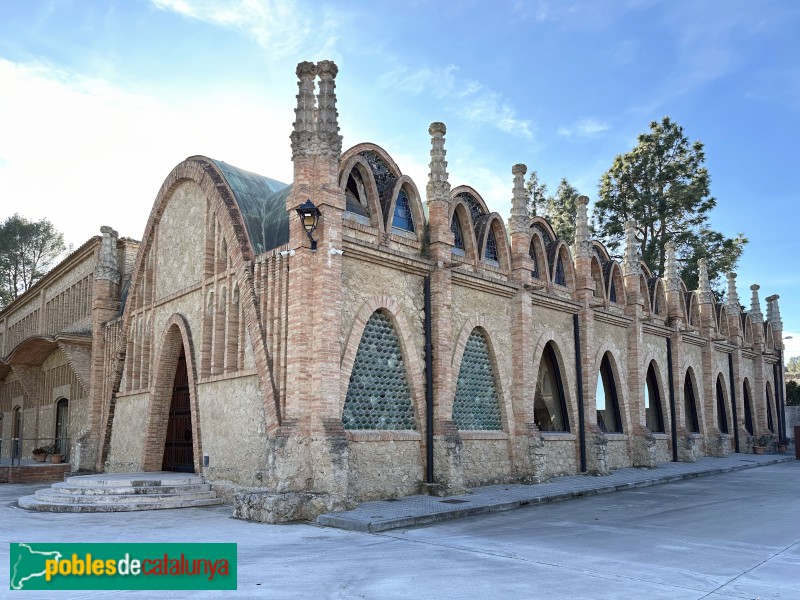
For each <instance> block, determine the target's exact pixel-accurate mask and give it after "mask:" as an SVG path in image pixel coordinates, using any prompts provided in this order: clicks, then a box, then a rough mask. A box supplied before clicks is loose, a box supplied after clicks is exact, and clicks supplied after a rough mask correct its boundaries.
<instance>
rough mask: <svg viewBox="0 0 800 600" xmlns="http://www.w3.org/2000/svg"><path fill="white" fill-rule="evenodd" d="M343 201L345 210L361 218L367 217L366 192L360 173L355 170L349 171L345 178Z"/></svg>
mask: <svg viewBox="0 0 800 600" xmlns="http://www.w3.org/2000/svg"><path fill="white" fill-rule="evenodd" d="M344 195H345V200H346V201H347V205H346V208H345V210H346V211H347V212H350V213H354V214H356V215H360V216H362V217H369V207H368V203H367V192H366V188H365V187H364V181H363V179H361V173H359V172H358V170H357V169H353V170H352V171H350V176H349V177H348V178H347V188H346V189H345V193H344Z"/></svg>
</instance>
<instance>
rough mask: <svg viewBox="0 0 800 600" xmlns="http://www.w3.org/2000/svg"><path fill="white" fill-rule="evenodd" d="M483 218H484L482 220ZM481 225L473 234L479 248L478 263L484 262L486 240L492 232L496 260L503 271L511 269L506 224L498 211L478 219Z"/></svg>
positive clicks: (506, 271)
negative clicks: (495, 248)
mask: <svg viewBox="0 0 800 600" xmlns="http://www.w3.org/2000/svg"><path fill="white" fill-rule="evenodd" d="M483 219H486V220H485V221H483ZM478 222H479V223H482V227H480V228H476V231H475V235H476V238H477V241H478V248H480V255H479V256H478V257H477V258H478V263H485V260H486V258H485V257H486V241H487V240H488V239H489V232H492V233H493V234H494V241H495V244H496V245H497V262H498V264H499V265H500V269H501V270H502V271H503V272H504V273H508V272H509V270H510V269H511V248H510V247H509V244H508V235H507V233H506V226H505V223H503V219H502V217H501V216H500V214H499V213H496V212H493V213H489V214H488V215H485V216H484V217H481V218H480V219H478Z"/></svg>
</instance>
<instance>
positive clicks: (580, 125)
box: [558, 117, 611, 139]
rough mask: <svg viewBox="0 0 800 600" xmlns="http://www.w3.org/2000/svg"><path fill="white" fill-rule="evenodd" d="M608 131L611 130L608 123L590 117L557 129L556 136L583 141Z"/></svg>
mask: <svg viewBox="0 0 800 600" xmlns="http://www.w3.org/2000/svg"><path fill="white" fill-rule="evenodd" d="M609 129H611V126H610V125H609V124H608V123H606V122H604V121H598V120H597V119H594V118H591V117H590V118H586V119H581V120H579V121H576V122H575V123H573V124H572V125H569V126H562V127H559V128H558V135H563V136H564V137H567V138H580V139H585V138H590V137H594V136H596V135H598V134H601V133H603V132H604V131H608V130H609Z"/></svg>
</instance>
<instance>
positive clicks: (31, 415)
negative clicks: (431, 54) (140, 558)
mask: <svg viewBox="0 0 800 600" xmlns="http://www.w3.org/2000/svg"><path fill="white" fill-rule="evenodd" d="M297 74H298V95H297V109H296V111H295V123H294V128H293V133H292V135H291V142H292V157H293V161H294V177H293V182H292V183H293V186H292V188H291V190H290V192H289V194H288V197H287V198H286V207H285V208H286V210H287V212H288V214H289V241H288V243H287V244H285V245H284V246H281V247H279V248H274V249H270V250H268V251H266V252H263V253H260V254H255V253H254V252H253V245H252V244H251V241H250V239H249V237H248V233H247V228H246V226H245V221H244V217H243V216H242V213H241V212H240V210H239V206H238V204H237V201H236V197H235V193H234V190H233V188H232V187H231V185H230V182H228V181H227V180H226V178H225V175H224V174H223V173H222V172H221V171H220V170H219V168H218V167H217V166H216V164H215V163H214V162H213V161H211V160H210V159H207V158H205V157H201V156H194V157H190V158H189V159H187V160H185V161H183V162H182V163H180V164H179V165H178V166H176V167H175V168H174V169H173V170H172V172H171V173H170V174H169V175H168V176H167V178H166V180H165V181H164V184H163V185H162V187H161V189H160V190H159V192H158V194H157V196H156V200H155V203H154V205H153V209H152V211H151V214H150V217H149V219H148V222H147V225H146V228H145V231H144V233H143V236H142V241H141V242H140V243H139V242H133V241H131V240H125V239H119V238H118V237H117V235H116V232H114V231H113V230H112V229H110V228H103V231H102V233H103V236H102V237H97V238H93V239H92V240H90V241H89V242H87V244H85V245H84V246H83V247H82V248H81V249H79V250H78V251H76V252H75V253H73V255H72V256H71V257H70V258H68V259H67V260H66V261H65V262H64V263H62V264H61V265H59V266H58V267H57V268H56V269H54V270H53V272H52V273H51V274H49V275H48V276H47V277H46V278H45V279H43V280H42V282H41V283H40V284H38V286H37V287H35V288H34V289H33V290H31V292H29V293H28V294H26V295H25V296H24V297H23V298H21V299H20V300H18V301H17V302H15V303H14V304H12V305H11V306H9V307H8V308H6V309H5V310H4V311H3V312H2V313H0V348H2V356H3V360H2V362H0V378H1V379H0V411H2V415H3V420H2V423H0V428H1V429H0V433H2V436H3V439H8V438H10V437H11V436H12V433H13V423H12V422H13V421H14V411H15V410H16V409H19V410H22V411H23V412H24V417H25V423H26V425H25V426H26V428H27V427H28V423H30V422H31V421H34V422H35V423H38V424H39V431H40V432H41V431H45V430H49V429H52V428H53V426H54V425H53V424H52V422H51V421H48V420H47V419H48V418H49V417H47V416H46V415H45V413H46V412H47V410H50V411H51V412H52V406H53V404H52V403H53V402H54V401H55V395H57V394H55V393H54V390H56V389H58V390H62V389H66V390H68V393H69V394H72V395H73V396H74V398H70V402H71V404H70V407H71V409H70V410H71V412H70V432H71V438H72V443H73V450H72V452H73V455H74V456H76V457H78V460H77V461H74V463H73V468H76V469H84V470H92V469H93V470H106V471H139V470H158V469H160V468H161V461H162V457H163V453H164V441H165V437H166V430H167V426H168V422H169V407H170V401H171V397H172V385H173V379H174V374H175V368H176V364H177V360H178V356H179V354H180V352H181V351H183V352H184V353H185V355H186V358H187V366H188V374H189V393H190V406H191V439H192V456H193V462H194V469H195V471H196V472H202V473H203V474H204V475H205V476H206V477H207V479H208V480H209V481H210V482H211V483H212V484H213V485H214V486H215V487H216V488H217V490H218V491H219V493H220V494H221V495H222V496H223V497H225V498H226V499H227V500H228V501H230V502H232V503H234V505H235V512H236V514H237V515H239V516H242V517H244V518H255V519H259V520H266V521H283V520H291V519H294V518H309V517H312V516H314V514H316V513H318V512H320V511H322V510H336V509H340V508H344V507H346V506H348V505H352V504H354V503H357V502H360V501H363V500H366V499H375V498H385V497H398V496H405V495H409V494H414V493H417V492H419V491H421V490H427V491H429V492H431V493H452V492H455V491H458V490H463V489H464V488H468V487H471V486H478V485H486V484H491V483H510V482H532V481H543V480H546V479H548V478H550V477H554V476H558V475H568V474H574V473H578V472H580V471H581V470H582V469H584V468H585V470H586V471H588V472H592V473H607V472H609V471H610V470H613V469H619V468H623V467H631V466H644V467H653V466H655V465H658V464H661V463H665V462H669V461H671V460H672V459H673V454H675V455H676V456H677V458H678V460H680V461H685V462H692V461H695V460H697V459H698V458H699V457H701V456H704V455H712V456H725V455H727V454H728V453H730V452H732V451H733V450H734V449H735V447H736V443H737V440H738V445H739V449H740V451H743V452H751V451H752V447H753V444H754V441H755V439H756V438H757V437H758V436H760V435H762V434H765V433H766V434H771V432H770V431H769V427H768V417H767V397H768V396H769V398H770V401H771V402H772V404H771V407H772V408H771V412H772V429H773V430H774V431H775V432H777V431H778V429H779V423H778V405H777V402H776V401H777V400H778V399H779V398H780V397H781V395H782V390H783V386H782V383H781V382H782V377H781V376H780V375H778V377H776V375H775V374H776V371H779V370H777V369H776V368H775V365H776V364H778V361H779V352H780V348H781V347H782V346H781V335H782V323H781V321H780V314H779V309H778V303H777V296H770V297H769V298H767V311H766V313H767V317H766V319H765V318H764V316H763V315H762V313H761V302H760V300H759V297H758V287H757V286H753V288H751V302H750V310H748V311H742V310H741V308H740V306H739V304H738V300H737V301H735V302H734V301H729V302H728V303H726V304H725V305H721V306H717V305H715V303H714V300H713V296H712V295H711V294H710V293H708V290H707V289H705V288H704V287H703V285H704V283H703V279H702V278H701V288H700V289H698V290H693V291H689V290H687V289H686V287H685V285H684V284H683V282H682V281H680V279H678V278H677V275H676V273H677V270H676V266H675V262H674V252H672V251H671V252H672V254H670V253H668V261H667V269H666V272H665V273H664V277H661V278H653V277H652V275H651V271H650V270H649V268H648V266H647V265H644V264H641V263H639V262H638V258H637V248H636V247H635V240H633V241H631V240H632V239H633V238H630V239H629V241H628V245H627V248H626V254H625V260H624V261H623V262H622V263H618V262H616V261H614V260H612V259H611V258H610V257H609V255H608V252H607V251H606V250H605V248H603V246H602V245H601V244H600V243H599V242H597V241H593V240H591V239H589V237H588V226H587V216H586V214H585V210H586V202H588V200H584V201H582V202H579V209H580V210H579V214H578V223H577V226H576V242H575V245H574V246H573V247H572V248H570V247H568V246H567V245H566V244H565V243H564V242H563V241H561V240H559V239H558V237H557V236H556V235H555V232H554V231H553V230H552V228H551V227H550V225H549V223H547V221H546V220H544V219H542V218H540V217H537V218H534V219H530V218H529V217H528V216H527V215H526V213H525V210H524V200H525V197H524V189H523V187H522V182H523V176H524V174H525V172H526V170H527V168H526V167H525V165H521V164H519V165H515V166H514V167H513V168H512V169H511V174H510V176H509V179H510V185H509V193H510V196H511V198H512V208H511V212H510V218H509V219H508V227H506V223H505V218H504V217H503V216H502V215H499V214H497V213H489V211H488V209H487V207H486V203H485V202H484V200H483V199H482V198H481V196H480V194H479V193H478V191H476V190H475V189H473V188H471V187H469V186H466V185H460V186H451V185H450V182H449V175H448V173H447V161H446V150H445V136H446V127H445V126H444V124H442V123H433V124H432V125H431V127H430V129H429V133H430V135H431V147H430V150H429V153H430V174H429V179H428V182H427V185H426V187H425V194H424V195H423V194H421V193H420V189H419V188H418V187H417V184H416V183H415V182H413V181H412V180H411V179H410V178H409V177H408V176H406V175H403V173H402V172H401V170H400V168H399V166H398V165H397V164H396V163H395V161H394V160H393V159H392V157H391V156H390V155H389V154H388V153H387V152H386V151H385V150H384V149H383V148H381V147H379V146H377V145H375V144H371V143H363V144H359V145H357V146H355V147H353V148H351V149H349V150H346V151H344V152H342V149H341V136H340V135H339V128H338V120H337V119H338V113H337V110H336V94H335V77H336V74H337V68H336V66H335V65H334V64H333V63H331V62H329V61H321V62H320V63H316V64H314V63H301V64H300V65H299V66H298V70H297ZM376 165H378V166H376ZM351 176H353V179H352V181H353V182H355V181H356V180H357V181H358V183H357V184H355V185H354V186H352V185H351V184H350V182H351ZM348 186H350V187H348ZM355 188H357V190H356V192H357V193H356V194H355V195H354V192H353V189H355ZM401 193H402V194H404V195H405V196H406V198H407V199H408V204H409V211H410V215H411V219H412V220H413V222H414V231H413V232H411V231H405V230H401V229H398V228H397V227H394V226H393V215H394V213H395V207H396V206H397V202H398V197H399V196H400V194H401ZM348 194H350V195H351V197H350V199H349V200H348ZM309 198H310V199H313V201H314V203H315V204H316V206H317V207H318V208H319V210H320V212H321V217H320V222H319V226H318V228H317V230H316V231H315V232H314V236H315V238H316V240H317V244H318V247H317V250H316V251H312V250H311V248H310V241H309V239H308V237H307V235H306V233H305V232H304V231H303V229H302V227H301V223H300V221H299V217H298V215H297V214H296V212H295V211H294V207H295V206H297V205H299V204H301V203H302V202H304V201H305V200H306V199H309ZM350 201H356V202H360V203H361V204H362V207H363V212H364V213H365V214H366V215H367V216H366V217H365V216H364V215H362V214H355V213H353V212H350V211H348V210H347V206H348V204H347V203H348V202H350ZM425 208H427V211H426V210H425ZM426 215H427V216H426ZM473 217H475V218H474V220H473ZM454 219H458V221H459V223H460V226H461V230H462V237H463V249H461V248H457V247H456V242H455V237H454V234H453V233H452V229H451V225H452V223H453V220H454ZM490 235H491V236H493V237H494V239H495V242H496V246H497V259H496V260H494V259H489V258H487V256H486V252H485V248H486V245H487V240H488V239H489V237H490ZM426 278H429V279H430V288H431V345H432V353H431V357H430V359H431V360H430V369H431V373H430V375H431V379H432V387H431V389H430V390H428V389H427V388H426V369H427V368H428V367H426V358H427V357H426V338H425V329H424V324H425V317H426V315H425V296H424V293H423V289H424V282H425V279H426ZM128 282H130V283H129V285H126V284H127V283H128ZM730 286H732V287H730ZM612 289H613V290H614V291H613V293H612ZM123 290H126V291H125V297H124V303H123V302H122V300H123V297H122V296H123ZM731 290H732V291H733V294H734V296H735V294H736V283H735V275H733V274H731V276H730V279H729V296H730V297H734V296H731V293H730V291H731ZM375 311H381V312H382V313H383V314H384V315H386V316H387V317H388V318H389V320H390V321H391V323H392V325H393V327H394V329H395V331H396V333H397V337H398V339H399V340H400V346H401V349H402V355H403V363H404V366H405V369H406V376H407V382H408V386H409V389H410V395H411V402H412V406H413V411H414V428H413V430H402V431H398V430H345V429H344V426H343V423H342V410H343V407H344V402H345V398H346V396H347V390H348V386H349V382H350V376H351V372H352V369H353V364H354V361H355V357H356V353H357V351H358V347H359V344H360V343H361V339H362V333H363V331H364V327H365V325H366V323H367V321H368V320H369V318H370V316H371V315H372V314H373V313H374V312H375ZM476 329H477V330H478V331H479V332H480V333H481V334H482V335H483V337H484V339H485V340H486V343H487V346H488V351H489V359H490V365H491V370H492V373H491V375H492V377H493V379H494V383H495V389H496V396H497V398H496V399H497V402H498V405H499V408H500V414H501V421H502V429H501V430H500V431H459V430H458V428H457V426H456V424H455V421H454V420H453V415H452V412H453V401H454V395H455V391H456V383H457V380H458V375H459V371H460V368H461V364H462V358H463V354H464V348H465V346H466V342H467V339H469V336H470V334H471V333H472V332H473V331H475V330H476ZM81 332H82V333H81ZM78 333H81V335H82V336H83V337H80V336H78V337H76V336H77V335H78ZM576 338H577V339H578V340H579V342H580V349H579V351H578V352H576V347H575V339H576ZM18 339H19V340H20V341H17V340H18ZM12 343H13V344H15V345H14V347H11V346H10V345H9V344H12ZM668 345H669V348H670V351H671V357H672V364H671V372H670V364H669V362H668V350H667V348H668ZM546 348H552V350H553V355H554V356H555V362H556V364H557V369H558V371H559V376H560V379H561V382H562V388H563V398H564V409H565V414H564V421H565V422H567V423H568V430H567V431H561V432H550V431H540V430H539V429H538V427H537V425H536V416H535V410H534V404H535V402H536V400H535V398H536V395H537V392H536V389H537V381H538V380H539V373H540V368H541V365H542V357H543V355H544V352H545V349H546ZM56 364H59V365H67V366H68V367H69V370H70V373H72V375H71V377H72V379H71V380H70V381H73V380H74V382H76V383H77V385H79V387H80V389H79V390H78V389H76V388H75V387H74V385H75V384H72V385H73V387H72V388H63V387H58V386H56V385H55V384H56V383H58V385H60V386H64V385H66V384H67V383H68V382H67V381H66V380H64V381H62V380H58V381H56V380H55V379H52V378H51V379H52V381H53V383H52V385H51V383H48V381H50V380H47V379H46V378H45V373H46V372H48V369H50V368H51V365H56ZM604 364H607V365H608V366H609V369H610V372H611V374H612V379H613V387H614V390H615V395H616V398H617V400H618V410H619V417H620V422H621V429H622V431H621V432H608V431H604V430H603V428H602V427H601V426H600V425H599V422H598V419H597V406H596V400H595V398H596V394H597V393H598V389H599V390H601V394H602V389H603V388H602V386H601V387H600V388H598V378H599V374H600V371H601V365H604ZM651 366H652V369H653V372H654V373H655V379H656V386H657V388H658V390H659V393H658V395H659V397H660V406H656V407H655V408H653V409H651V411H652V410H656V411H660V415H661V420H662V421H663V431H653V432H651V431H649V430H648V429H647V409H646V407H645V404H644V388H645V381H646V377H647V373H648V369H650V367H651ZM579 370H580V373H581V375H580V378H579V376H578V371H579ZM731 373H732V374H733V380H731ZM687 378H688V380H689V381H690V382H691V383H690V385H691V388H692V389H693V392H694V396H695V398H696V406H695V412H696V415H697V422H698V423H697V427H694V425H693V423H692V422H690V421H691V416H687V409H686V407H685V405H684V397H683V392H684V382H685V381H686V380H687ZM670 379H672V382H673V384H672V390H671V391H670V385H669V381H670ZM717 382H719V385H717ZM776 382H777V383H778V384H779V385H778V388H777V389H776ZM745 390H747V404H748V405H749V408H748V410H745ZM429 391H430V396H431V398H432V406H433V408H432V410H433V430H432V432H431V433H432V436H431V437H432V442H433V448H432V456H433V480H432V481H427V480H426V467H427V466H428V465H427V456H428V448H427V445H428V443H429V436H428V432H427V430H426V427H427V421H426V412H427V407H426V406H427V405H426V396H427V394H428V392H429ZM718 391H719V395H720V396H721V402H718ZM59 393H60V392H59ZM64 393H67V392H64ZM734 396H735V404H734V403H733V402H734ZM81 401H82V402H83V405H81V404H80V402H81ZM610 401H611V400H610V397H609V398H608V399H606V402H610ZM671 402H672V403H674V410H672V407H671ZM48 406H49V407H51V408H49V409H48V408H46V407H48ZM73 406H74V407H75V409H74V410H73V409H72V407H73ZM80 406H83V408H80V409H79V408H78V407H80ZM719 406H721V407H722V409H723V410H724V414H725V418H724V419H722V418H721V416H720V415H718V407H719ZM734 406H735V408H734ZM734 413H735V419H734ZM746 414H749V415H751V419H750V420H749V421H748V423H750V422H752V426H751V427H750V429H751V431H748V430H747V427H746V422H745V421H746V419H745V415H746ZM673 415H674V417H673ZM673 420H674V423H673ZM723 421H724V422H725V423H727V433H726V432H723V431H721V429H720V426H721V425H722V423H723ZM581 422H582V423H583V425H584V426H583V428H581V427H580V423H581ZM694 429H696V431H693V430H694ZM26 431H27V429H26ZM673 431H674V436H673ZM673 446H674V447H673ZM6 448H7V445H6V444H4V446H3V449H2V451H3V452H5V451H6ZM204 458H206V459H207V461H208V463H207V466H204Z"/></svg>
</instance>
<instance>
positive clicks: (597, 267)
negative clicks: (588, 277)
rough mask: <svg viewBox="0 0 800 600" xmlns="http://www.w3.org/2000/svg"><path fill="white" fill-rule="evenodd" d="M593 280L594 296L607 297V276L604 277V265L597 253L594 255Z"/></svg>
mask: <svg viewBox="0 0 800 600" xmlns="http://www.w3.org/2000/svg"><path fill="white" fill-rule="evenodd" d="M592 280H593V281H594V297H595V298H603V297H605V289H606V284H605V278H604V277H603V267H602V265H601V264H600V259H599V258H598V257H597V255H596V254H593V255H592Z"/></svg>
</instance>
